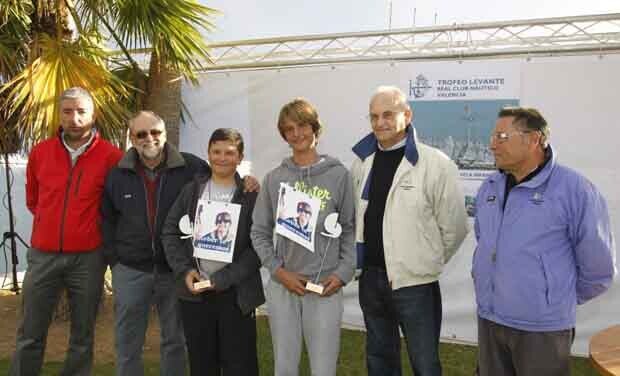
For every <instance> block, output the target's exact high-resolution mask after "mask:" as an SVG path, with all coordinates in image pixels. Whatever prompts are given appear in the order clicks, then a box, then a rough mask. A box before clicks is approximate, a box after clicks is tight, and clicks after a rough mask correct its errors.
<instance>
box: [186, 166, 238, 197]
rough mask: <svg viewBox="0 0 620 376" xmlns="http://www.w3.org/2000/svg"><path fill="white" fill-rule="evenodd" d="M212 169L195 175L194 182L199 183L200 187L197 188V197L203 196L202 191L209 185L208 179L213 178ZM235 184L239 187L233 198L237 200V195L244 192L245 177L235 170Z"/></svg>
mask: <svg viewBox="0 0 620 376" xmlns="http://www.w3.org/2000/svg"><path fill="white" fill-rule="evenodd" d="M211 175H212V173H211V170H209V171H207V172H206V173H204V174H199V175H194V182H195V183H196V184H197V186H198V189H197V194H198V196H197V198H198V197H200V196H202V192H203V191H204V189H205V186H206V185H207V181H209V179H211ZM235 185H236V186H237V188H236V189H235V193H234V195H233V200H234V201H236V200H237V197H238V196H239V195H240V194H241V193H242V192H243V188H244V187H243V179H242V178H241V175H239V173H238V172H235Z"/></svg>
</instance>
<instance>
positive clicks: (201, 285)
mask: <svg viewBox="0 0 620 376" xmlns="http://www.w3.org/2000/svg"><path fill="white" fill-rule="evenodd" d="M207 287H211V281H209V280H208V279H205V280H204V281H200V282H196V283H194V288H195V289H196V290H198V289H204V288H207Z"/></svg>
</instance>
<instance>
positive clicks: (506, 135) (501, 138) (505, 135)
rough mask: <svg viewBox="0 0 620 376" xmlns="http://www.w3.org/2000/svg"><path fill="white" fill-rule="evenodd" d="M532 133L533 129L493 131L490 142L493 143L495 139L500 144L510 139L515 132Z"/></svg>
mask: <svg viewBox="0 0 620 376" xmlns="http://www.w3.org/2000/svg"><path fill="white" fill-rule="evenodd" d="M528 133H532V131H513V132H497V133H491V137H489V142H490V143H493V141H495V142H497V143H498V144H501V143H504V142H506V141H508V140H509V139H510V137H512V136H513V135H515V134H528Z"/></svg>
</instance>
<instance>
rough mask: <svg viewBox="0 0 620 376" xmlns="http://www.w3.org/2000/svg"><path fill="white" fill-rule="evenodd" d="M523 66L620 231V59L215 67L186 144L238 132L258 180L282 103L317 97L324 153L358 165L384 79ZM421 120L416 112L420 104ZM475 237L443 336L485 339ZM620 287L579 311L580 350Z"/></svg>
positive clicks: (563, 147)
mask: <svg viewBox="0 0 620 376" xmlns="http://www.w3.org/2000/svg"><path fill="white" fill-rule="evenodd" d="M507 69H508V70H510V69H512V70H513V71H514V72H516V74H517V77H518V78H519V82H518V84H517V85H516V87H517V90H518V96H517V99H519V100H520V103H521V104H522V105H524V106H532V107H536V108H538V109H540V110H541V111H542V113H543V115H544V116H545V117H546V118H547V120H548V121H549V123H550V125H551V134H552V136H551V140H552V143H553V145H554V147H555V149H556V150H557V152H558V156H559V159H560V161H561V162H563V163H565V164H567V165H569V166H571V167H573V168H575V169H577V170H579V171H580V172H582V173H583V174H585V175H586V176H587V177H589V178H590V179H591V180H592V181H593V182H594V183H595V184H596V185H597V186H598V187H599V189H600V190H601V191H602V192H603V194H604V195H605V197H607V200H608V203H609V208H610V212H611V219H612V223H613V229H614V233H615V234H620V222H619V219H620V218H619V214H620V198H619V197H618V194H617V192H618V188H617V187H618V186H620V167H618V164H617V163H618V162H617V161H618V160H620V150H619V148H618V147H617V145H618V141H617V139H618V136H619V135H620V132H618V130H617V128H618V126H619V125H620V124H619V123H618V116H617V114H616V111H615V109H616V108H617V106H618V103H619V102H620V96H619V95H618V94H617V93H618V88H619V87H620V75H619V74H618V71H619V70H620V56H618V55H608V56H604V57H602V58H600V57H598V56H581V57H558V58H536V59H532V60H531V61H527V60H525V59H507V60H481V61H465V62H462V63H460V62H456V61H455V62H407V63H404V62H397V63H392V64H390V63H368V64H348V65H342V66H341V65H339V66H335V67H331V66H325V67H305V68H297V69H287V70H279V71H278V70H261V71H248V72H234V73H213V74H210V75H209V76H206V77H204V78H203V79H202V81H201V86H200V87H198V88H185V90H184V93H183V99H184V101H185V103H186V104H187V105H188V107H189V109H190V111H191V112H192V116H193V118H194V123H193V124H188V125H186V126H185V128H184V129H183V130H182V132H181V148H182V149H183V150H185V151H190V152H194V153H196V154H198V155H201V156H205V150H206V145H207V142H208V138H209V136H210V134H211V132H212V131H213V130H214V129H216V128H219V127H234V128H237V129H239V130H240V131H241V132H242V133H243V136H244V138H245V140H246V153H245V154H246V155H245V157H246V160H247V161H249V162H251V173H252V174H253V175H255V176H257V177H258V178H261V179H262V177H263V176H264V175H265V173H266V172H267V171H269V170H270V169H272V168H274V167H275V166H276V165H277V164H279V163H280V161H281V160H282V158H283V157H285V156H287V155H289V153H290V152H289V150H288V147H287V145H286V143H285V142H284V141H283V140H282V139H281V137H280V135H279V133H278V131H277V129H276V120H277V116H278V112H279V110H280V108H281V107H282V105H283V104H285V103H286V102H288V101H290V100H291V99H292V98H294V97H298V96H301V97H305V98H307V99H308V100H310V101H311V102H312V103H314V104H315V105H316V107H317V109H318V111H319V115H320V118H321V119H322V121H323V124H324V126H325V129H324V133H323V136H322V137H321V138H320V140H319V149H320V151H321V152H323V153H328V154H331V155H333V156H336V157H338V158H340V159H341V160H342V161H343V163H344V164H345V165H347V166H348V165H350V164H351V162H352V158H353V155H352V153H351V146H352V145H353V144H354V143H355V142H356V141H357V140H359V139H360V138H361V137H362V136H364V135H365V134H366V133H368V132H369V131H370V125H369V123H368V120H367V119H366V115H367V114H368V100H369V98H370V96H371V95H372V93H373V91H374V89H375V88H376V87H377V86H379V85H385V84H391V85H396V86H399V87H401V88H402V90H403V91H405V92H407V93H408V92H409V81H410V80H415V78H416V76H417V75H418V74H419V73H420V72H429V71H431V72H444V73H443V76H445V77H450V76H452V77H455V78H458V77H459V75H460V74H461V72H470V71H472V70H473V71H485V70H487V71H489V72H496V71H497V72H506V70H507ZM414 116H415V108H414ZM473 249H474V241H473V239H472V234H471V233H470V235H469V236H468V238H467V239H466V241H465V243H464V244H463V246H462V248H461V249H460V251H459V252H458V253H457V255H456V256H455V257H454V258H453V259H452V261H451V262H450V263H449V264H448V265H447V267H446V269H445V272H444V274H443V277H442V279H441V289H442V294H443V310H444V314H443V328H442V336H443V337H444V338H446V339H451V340H460V341H467V342H475V341H476V315H475V301H474V291H473V284H472V281H471V276H470V270H471V258H472V253H473ZM346 299H347V304H346V307H345V315H344V320H345V322H346V323H347V324H349V325H352V326H358V327H363V321H362V317H361V311H360V309H359V306H358V303H357V284H356V283H352V284H350V285H348V286H347V288H346ZM618 302H620V288H619V286H618V283H616V284H615V285H614V286H613V287H612V288H611V290H610V291H609V292H607V293H606V294H605V295H604V296H602V297H600V298H598V299H595V300H594V301H592V302H590V303H588V304H586V305H585V306H582V307H580V308H579V311H578V324H577V338H576V341H575V345H574V346H573V352H574V353H575V354H582V355H583V354H587V351H588V339H589V337H590V336H591V335H592V334H593V333H595V332H596V331H598V330H601V329H603V328H605V327H607V326H610V325H612V324H617V323H618V321H620V319H619V317H620V303H618Z"/></svg>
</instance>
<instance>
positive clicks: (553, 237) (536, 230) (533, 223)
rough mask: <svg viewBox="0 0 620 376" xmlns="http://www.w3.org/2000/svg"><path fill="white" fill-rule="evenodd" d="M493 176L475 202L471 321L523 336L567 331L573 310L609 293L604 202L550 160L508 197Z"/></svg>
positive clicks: (610, 244) (611, 267) (609, 241)
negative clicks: (473, 313) (473, 312)
mask: <svg viewBox="0 0 620 376" xmlns="http://www.w3.org/2000/svg"><path fill="white" fill-rule="evenodd" d="M505 187H506V175H505V174H503V173H501V172H497V173H495V174H493V175H491V176H490V177H489V178H488V179H487V180H486V181H485V182H484V183H483V184H482V186H481V187H480V190H479V191H478V195H477V197H476V221H475V231H476V239H477V241H478V245H477V247H476V250H475V253H474V259H473V265H472V277H473V278H474V285H475V290H476V303H477V305H478V315H479V316H480V317H482V318H484V319H487V320H490V321H493V322H496V323H498V324H501V325H506V326H509V327H512V328H516V329H521V330H526V331H555V330H564V329H569V328H573V327H574V326H575V316H576V306H577V304H582V303H585V302H586V301H588V300H590V299H592V298H594V297H596V296H598V295H600V294H601V293H603V292H604V291H605V290H607V289H608V288H609V286H610V285H611V282H612V280H613V277H614V274H615V246H614V240H613V236H612V233H611V229H610V223H609V214H608V212H607V204H606V202H605V199H604V198H603V197H602V196H601V194H600V193H599V192H598V190H597V189H596V187H594V185H593V184H592V183H591V182H590V181H588V180H587V179H586V178H585V177H583V176H581V175H580V174H578V173H577V172H575V171H573V170H571V169H569V168H567V167H565V166H562V165H560V164H558V163H557V161H556V158H555V155H553V153H552V157H551V159H550V160H549V162H548V163H547V165H546V166H545V167H544V168H543V169H542V170H541V171H540V172H539V173H538V174H537V175H536V176H534V177H533V178H532V179H531V180H528V181H526V182H524V183H521V184H518V185H516V186H515V187H514V188H512V190H511V191H510V194H509V196H508V201H507V202H506V205H505V209H502V203H503V202H504V196H505V193H504V192H505Z"/></svg>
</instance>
